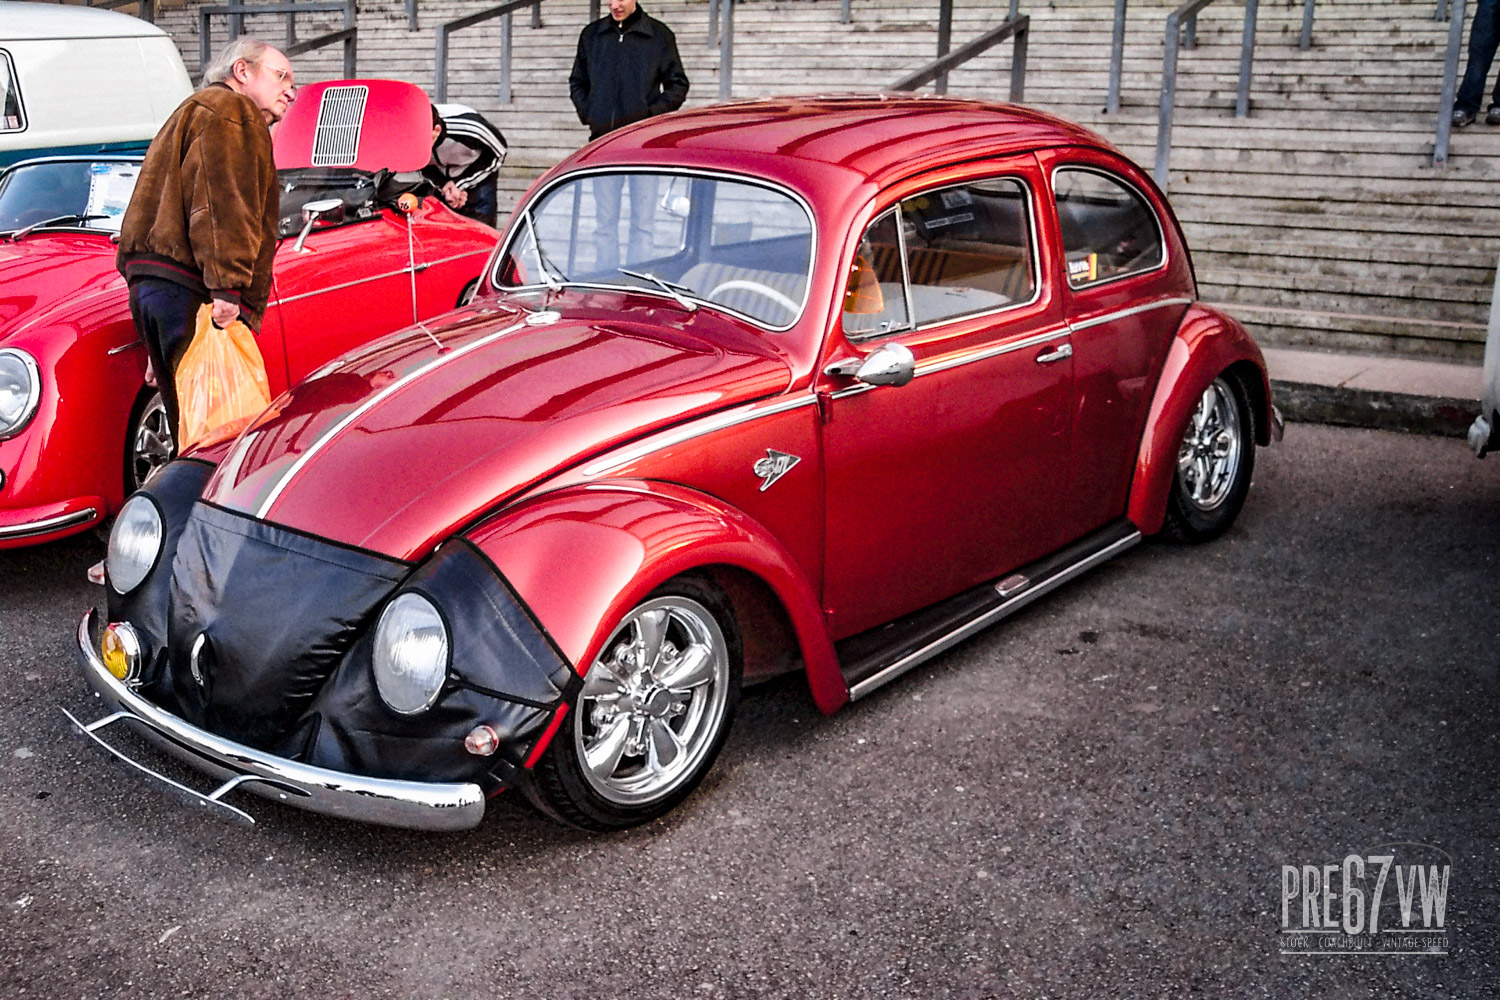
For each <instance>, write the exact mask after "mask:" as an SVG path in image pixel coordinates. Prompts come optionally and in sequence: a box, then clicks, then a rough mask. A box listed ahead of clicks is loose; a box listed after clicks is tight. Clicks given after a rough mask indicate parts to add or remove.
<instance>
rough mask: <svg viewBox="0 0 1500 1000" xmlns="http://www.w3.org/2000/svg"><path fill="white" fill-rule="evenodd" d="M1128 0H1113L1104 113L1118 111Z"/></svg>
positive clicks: (1111, 113)
mask: <svg viewBox="0 0 1500 1000" xmlns="http://www.w3.org/2000/svg"><path fill="white" fill-rule="evenodd" d="M1127 3H1129V0H1115V31H1114V37H1113V38H1112V39H1111V40H1110V44H1109V94H1108V96H1106V97H1105V99H1104V113H1105V114H1109V115H1113V114H1118V113H1119V111H1120V79H1121V77H1122V76H1123V74H1124V69H1125V7H1126V4H1127Z"/></svg>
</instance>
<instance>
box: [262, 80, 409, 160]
mask: <svg viewBox="0 0 1500 1000" xmlns="http://www.w3.org/2000/svg"><path fill="white" fill-rule="evenodd" d="M273 148H274V149H275V153H276V169H277V170H291V169H294V168H297V167H352V168H354V169H357V170H368V171H375V170H379V169H380V168H382V167H385V168H387V169H389V170H394V171H409V170H421V169H422V168H423V167H425V166H427V162H428V161H429V160H430V159H432V104H431V102H430V101H428V100H427V95H426V94H425V93H423V91H422V88H421V87H418V86H416V85H415V84H411V83H405V82H403V81H401V80H329V81H326V82H323V83H312V84H308V85H307V86H306V87H304V88H302V89H301V90H299V91H298V93H297V99H296V100H295V101H293V102H292V106H291V107H290V108H289V109H288V110H287V113H286V117H285V118H283V119H282V120H281V122H280V123H279V124H278V125H277V126H276V133H275V136H274V138H273Z"/></svg>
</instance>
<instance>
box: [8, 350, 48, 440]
mask: <svg viewBox="0 0 1500 1000" xmlns="http://www.w3.org/2000/svg"><path fill="white" fill-rule="evenodd" d="M41 398H42V380H41V376H40V375H39V374H38V373H37V367H36V361H35V360H33V359H32V357H31V355H29V354H27V353H26V352H25V351H22V350H18V349H17V348H14V347H9V348H6V349H5V350H0V438H7V437H10V436H11V435H12V434H15V433H16V432H17V431H19V430H20V429H21V428H22V427H25V426H26V422H27V421H28V420H30V419H31V416H32V414H34V413H36V407H37V403H38V402H40V401H41Z"/></svg>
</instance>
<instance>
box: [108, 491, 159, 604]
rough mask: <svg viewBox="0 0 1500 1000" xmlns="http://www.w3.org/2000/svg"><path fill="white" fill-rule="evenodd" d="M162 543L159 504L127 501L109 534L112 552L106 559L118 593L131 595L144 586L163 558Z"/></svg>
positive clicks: (135, 498) (136, 498)
mask: <svg viewBox="0 0 1500 1000" xmlns="http://www.w3.org/2000/svg"><path fill="white" fill-rule="evenodd" d="M161 540H162V525H161V512H160V511H158V510H157V509H156V504H154V503H152V502H151V501H150V500H149V499H147V498H146V497H144V496H140V495H139V494H137V495H136V496H133V497H131V498H130V499H129V500H126V501H125V506H124V507H121V508H120V516H119V517H117V518H115V526H114V527H113V528H111V529H110V530H109V552H108V554H106V555H105V557H104V568H105V570H106V571H107V572H108V573H109V585H110V586H111V587H113V588H115V593H117V594H128V593H130V592H131V591H132V590H134V589H135V588H137V587H139V586H140V585H141V581H142V580H144V579H146V574H147V573H150V572H151V567H152V566H154V565H155V564H156V557H157V556H158V555H160V554H161Z"/></svg>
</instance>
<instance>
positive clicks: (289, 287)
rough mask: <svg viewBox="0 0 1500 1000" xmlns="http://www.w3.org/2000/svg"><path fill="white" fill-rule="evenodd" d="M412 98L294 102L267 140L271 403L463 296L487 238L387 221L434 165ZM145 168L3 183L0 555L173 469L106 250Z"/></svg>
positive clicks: (452, 220) (450, 220) (15, 174)
mask: <svg viewBox="0 0 1500 1000" xmlns="http://www.w3.org/2000/svg"><path fill="white" fill-rule="evenodd" d="M431 134H432V113H431V109H430V105H429V104H428V101H427V98H426V96H425V95H424V94H423V93H422V91H421V90H420V89H419V88H417V87H414V86H412V85H411V84H409V83H401V82H397V81H391V80H341V81H337V82H334V83H320V84H314V85H312V86H310V87H308V88H306V89H305V90H304V91H303V92H302V94H301V96H300V97H299V98H298V100H297V102H296V103H295V104H294V105H293V106H292V109H291V111H290V112H289V113H288V115H287V117H286V118H285V119H284V120H283V121H282V122H281V124H280V125H279V126H278V127H277V131H276V136H275V151H276V164H277V167H278V176H279V178H280V181H281V237H282V240H281V245H280V248H279V249H278V250H277V253H276V263H275V281H276V284H275V289H274V292H273V295H272V299H271V302H270V305H269V307H268V308H267V309H266V315H265V319H264V321H263V323H262V325H261V328H260V330H259V331H258V335H257V340H258V342H259V344H260V350H261V353H262V355H264V357H265V361H266V371H267V374H268V375H269V376H270V381H271V387H272V389H273V391H274V392H276V393H279V392H281V391H282V390H284V389H285V388H286V387H287V386H288V385H290V384H291V383H293V382H296V381H298V380H300V379H302V378H304V377H305V376H306V375H307V374H308V373H309V372H311V371H312V370H313V369H315V368H317V367H318V366H319V365H322V364H324V363H325V362H327V361H328V360H329V359H331V358H333V357H335V356H336V355H338V354H341V353H343V352H344V351H346V350H348V349H349V348H351V347H357V346H359V345H360V344H363V343H365V342H366V341H369V340H371V339H373V338H374V337H376V336H379V335H381V334H385V333H389V332H391V331H392V330H396V329H399V328H401V327H404V326H408V325H410V324H411V323H412V321H413V320H414V319H415V320H425V319H427V318H428V317H431V316H434V315H437V314H439V313H442V312H446V311H447V310H449V309H452V308H453V307H454V306H455V305H457V304H458V302H459V300H460V299H461V298H462V297H463V296H464V295H465V294H466V292H472V290H473V288H474V285H475V283H476V282H477V280H478V278H479V273H480V270H481V269H482V268H483V265H484V261H485V260H486V258H488V257H489V255H490V254H491V252H492V251H493V250H494V247H495V241H496V238H497V234H496V233H495V231H494V230H493V229H491V228H489V227H488V226H484V225H482V224H480V223H477V222H473V221H471V220H468V219H464V218H461V217H460V216H458V215H456V214H455V213H453V212H451V211H449V210H448V209H447V208H445V207H444V206H443V205H442V204H441V203H440V202H439V200H438V199H437V198H424V199H422V200H421V203H420V205H419V206H418V207H416V208H415V210H414V211H412V212H410V213H405V212H402V211H400V210H398V208H397V205H396V198H397V196H398V195H399V194H400V193H401V191H402V190H404V189H405V188H407V187H409V186H410V185H406V184H403V183H402V180H403V179H401V178H392V177H391V175H390V172H391V171H392V170H399V171H406V170H419V169H421V168H422V167H423V166H425V165H426V163H427V160H428V157H429V156H430V155H431ZM139 166H140V158H139V157H134V158H132V157H122V156H116V155H101V156H69V157H49V158H45V159H39V160H30V161H27V162H25V163H19V164H16V165H15V166H13V167H11V168H9V169H8V170H6V171H5V172H4V173H3V174H0V549H3V548H8V547H14V546H19V545H31V544H35V543H37V542H43V541H48V540H51V539H54V538H60V537H63V536H64V535H69V534H73V533H75V532H79V531H83V530H85V529H86V528H88V527H90V526H91V525H95V524H98V523H99V522H101V521H102V520H103V519H105V518H106V517H107V516H108V515H110V514H112V513H113V512H114V511H116V510H118V509H119V506H120V503H121V501H122V500H123V499H124V498H125V496H126V495H127V494H129V493H130V492H132V491H133V490H135V489H138V488H139V487H140V486H141V484H142V483H144V482H145V480H146V477H147V476H148V475H149V474H150V473H151V472H152V470H154V469H155V468H157V467H158V466H160V465H162V464H164V463H165V462H166V461H167V459H168V458H170V456H171V453H172V434H171V428H169V427H168V426H167V420H166V411H165V410H164V409H163V408H162V405H161V397H160V396H159V395H158V394H157V393H156V391H155V390H154V389H152V388H150V387H148V386H146V385H145V384H144V378H143V377H144V373H145V369H146V350H145V347H144V345H143V344H142V343H141V341H140V339H139V337H138V336H137V335H136V331H135V327H134V325H133V324H132V323H131V320H130V308H129V302H128V297H127V292H126V288H125V281H124V279H123V278H122V277H121V276H120V275H119V273H118V272H117V271H116V270H115V245H114V243H113V239H114V238H115V237H116V236H117V234H118V232H119V228H120V220H121V217H122V216H123V214H124V211H125V206H126V205H127V204H128V203H129V200H130V194H131V190H132V188H133V187H134V185H135V177H136V173H137V171H138V170H139Z"/></svg>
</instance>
